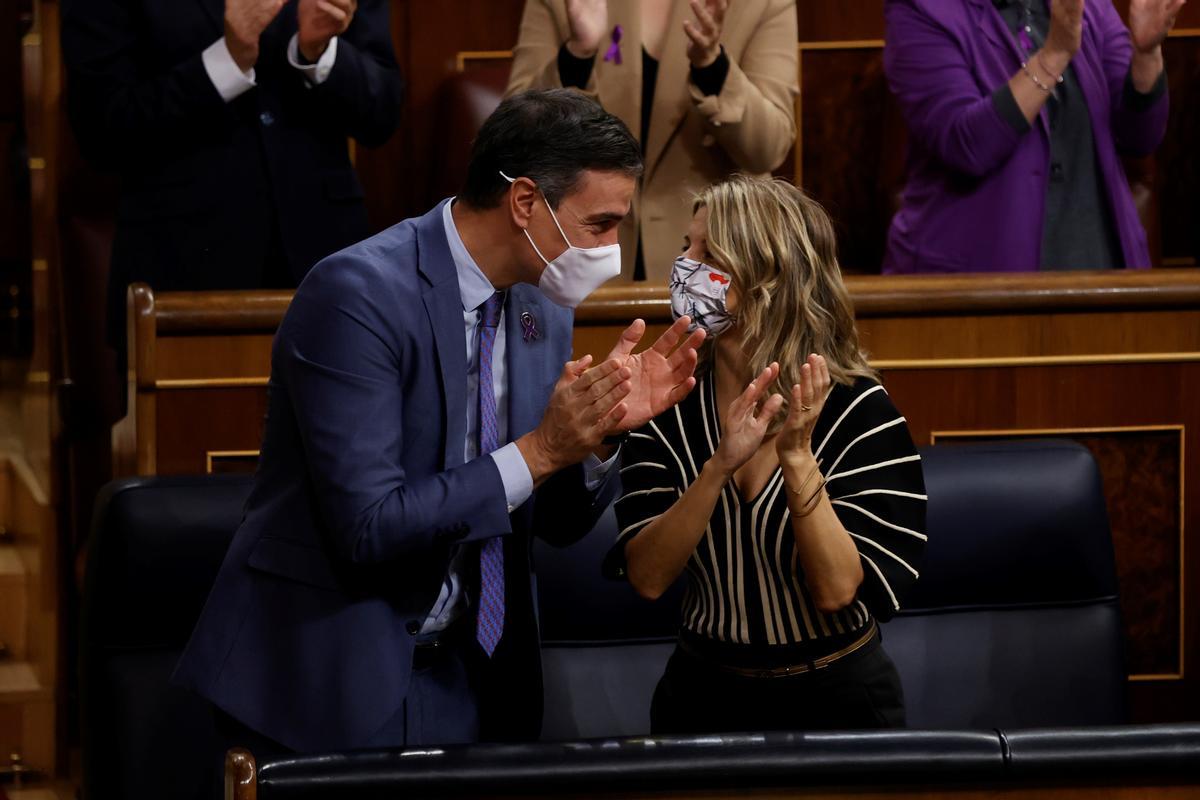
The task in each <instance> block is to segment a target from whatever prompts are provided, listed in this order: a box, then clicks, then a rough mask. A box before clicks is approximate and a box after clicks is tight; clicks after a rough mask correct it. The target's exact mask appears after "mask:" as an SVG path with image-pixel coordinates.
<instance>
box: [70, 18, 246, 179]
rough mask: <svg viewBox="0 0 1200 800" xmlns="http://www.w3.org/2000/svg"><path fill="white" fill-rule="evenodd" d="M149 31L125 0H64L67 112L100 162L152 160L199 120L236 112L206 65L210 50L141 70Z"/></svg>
mask: <svg viewBox="0 0 1200 800" xmlns="http://www.w3.org/2000/svg"><path fill="white" fill-rule="evenodd" d="M145 35H146V34H145V32H144V31H142V30H141V29H140V27H139V20H138V19H136V18H135V15H134V13H133V11H132V9H131V7H130V4H129V3H128V2H127V1H126V0H64V2H63V4H62V48H63V58H64V61H65V63H66V68H67V110H68V114H69V117H70V121H71V125H72V128H73V130H74V132H75V136H76V138H77V139H78V140H79V143H80V147H81V148H82V150H83V152H84V154H85V155H86V156H87V157H88V158H89V159H91V160H92V161H94V162H96V163H97V164H99V165H102V166H109V167H114V166H120V165H121V164H122V162H123V161H125V160H128V159H133V158H146V157H147V155H148V153H147V151H148V150H149V151H153V150H156V149H158V148H160V147H161V146H163V143H164V142H168V141H169V140H170V139H172V138H173V137H175V136H176V135H178V134H179V133H181V132H184V131H187V130H188V129H189V128H190V127H191V126H193V125H195V124H196V123H197V122H198V121H200V120H209V121H211V120H214V119H215V120H218V121H219V119H220V118H221V117H223V116H226V115H228V113H229V112H228V110H227V109H226V106H225V101H224V100H223V99H222V98H221V95H220V94H219V93H218V92H217V89H216V87H215V86H213V83H212V81H211V80H210V79H209V77H208V73H207V72H206V71H205V69H204V62H203V61H202V60H201V53H202V52H203V48H201V49H199V50H197V51H196V52H195V53H190V54H187V55H186V56H185V57H183V58H181V60H179V61H178V62H177V63H176V64H175V65H174V66H172V67H171V68H170V69H167V70H165V71H163V72H161V73H159V74H156V75H154V76H152V77H145V76H144V75H142V74H140V73H139V69H138V60H139V56H140V54H141V53H142V52H143V51H144V49H145V47H146V43H145V42H144V41H141V40H140V37H142V36H145ZM213 41H216V36H214V37H213Z"/></svg>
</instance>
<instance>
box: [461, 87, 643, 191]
mask: <svg viewBox="0 0 1200 800" xmlns="http://www.w3.org/2000/svg"><path fill="white" fill-rule="evenodd" d="M584 170H597V171H601V172H622V173H625V174H626V175H629V176H631V177H635V178H636V177H637V176H638V175H640V174H641V173H642V151H641V147H640V146H639V145H638V143H637V141H636V140H635V139H634V138H633V135H632V134H630V133H629V129H628V128H626V127H625V123H623V122H621V120H619V119H617V118H616V117H614V116H613V115H612V114H609V113H608V112H607V111H605V110H604V109H603V108H601V107H600V104H599V103H597V102H596V101H594V100H592V99H591V98H589V97H587V96H586V95H583V94H580V93H579V92H577V91H575V90H574V89H541V90H532V91H527V92H522V93H520V94H516V95H513V96H512V97H510V98H508V99H507V100H505V101H504V102H502V103H501V104H500V105H499V107H498V108H497V109H496V110H495V111H494V112H492V115H491V116H490V117H488V118H487V121H485V122H484V123H483V127H482V128H480V129H479V135H478V136H476V137H475V143H474V144H473V145H472V146H471V163H470V164H469V165H468V166H467V182H466V185H465V186H463V190H462V193H461V194H460V195H459V199H461V200H462V201H463V202H465V203H466V204H467V205H469V206H471V207H472V208H479V209H483V208H495V207H496V206H497V205H498V204H499V202H500V198H501V197H502V196H503V195H504V193H505V191H507V189H508V185H509V184H508V181H506V180H505V179H504V178H503V177H501V175H500V173H501V172H503V173H504V174H505V175H508V176H509V177H510V178H520V177H525V178H529V179H530V180H532V181H534V182H535V183H536V184H537V185H538V188H539V189H541V191H542V193H543V194H544V195H545V196H546V201H547V202H548V203H549V204H550V206H551V207H552V208H558V204H559V201H561V200H562V199H563V198H564V197H565V196H567V195H568V194H570V193H571V191H572V190H573V189H574V188H575V185H576V184H577V183H578V182H579V178H580V175H581V174H582V173H583V171H584Z"/></svg>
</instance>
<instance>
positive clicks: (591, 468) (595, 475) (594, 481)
mask: <svg viewBox="0 0 1200 800" xmlns="http://www.w3.org/2000/svg"><path fill="white" fill-rule="evenodd" d="M620 455H621V448H620V447H618V448H617V449H616V451H615V452H614V453H613V454H612V455H611V456H609V457H608V460H607V461H605V462H603V463H601V461H600V459H599V458H597V457H596V454H595V453H588V455H587V458H585V459H584V460H583V486H584V488H586V489H587V490H588V491H589V492H594V491H596V490H597V489H599V488H600V486H601V484H603V483H604V479H605V478H607V477H608V473H609V472H611V471H612V468H613V464H616V463H617V459H618V458H619V457H620Z"/></svg>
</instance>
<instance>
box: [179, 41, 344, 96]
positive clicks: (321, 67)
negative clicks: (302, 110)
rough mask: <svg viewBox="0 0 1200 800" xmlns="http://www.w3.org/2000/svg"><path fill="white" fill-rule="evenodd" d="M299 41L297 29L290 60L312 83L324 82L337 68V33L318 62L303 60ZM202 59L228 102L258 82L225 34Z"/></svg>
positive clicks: (252, 71) (288, 54)
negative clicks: (231, 49) (232, 51)
mask: <svg viewBox="0 0 1200 800" xmlns="http://www.w3.org/2000/svg"><path fill="white" fill-rule="evenodd" d="M299 42H300V40H299V35H298V34H295V33H293V34H292V38H291V40H290V41H289V42H288V47H287V58H288V63H289V64H291V65H292V66H293V67H295V68H296V69H298V70H299V71H300V72H302V73H303V74H304V77H305V79H306V80H307V81H308V85H309V86H316V85H318V84H321V83H324V82H325V79H326V78H328V77H329V72H330V70H332V69H333V62H334V61H335V60H336V59H337V43H338V40H337V37H336V36H335V37H333V38H332V39H330V40H329V45H328V46H327V47H326V48H325V52H324V53H322V54H321V57H320V58H318V59H317V61H316V63H314V64H301V63H300V44H299ZM200 60H201V61H203V62H204V71H205V72H207V73H208V79H209V80H210V81H212V83H213V86H215V87H216V88H217V92H218V93H219V94H220V95H221V99H223V100H224V101H225V102H226V103H228V102H229V101H230V100H233V99H234V98H235V97H238V96H240V95H243V94H245V93H246V92H248V91H250V90H251V89H253V88H254V87H255V85H256V84H255V83H254V67H251V68H250V69H248V70H245V71H243V70H242V68H241V67H239V66H238V65H237V62H236V61H234V60H233V55H232V54H230V52H229V45H227V44H226V43H225V37H224V36H222V37H221V38H220V39H217V40H216V41H215V42H213V43H212V44H210V45H209V46H208V47H206V48H205V49H204V52H203V53H202V54H201V56H200Z"/></svg>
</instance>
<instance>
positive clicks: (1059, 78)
mask: <svg viewBox="0 0 1200 800" xmlns="http://www.w3.org/2000/svg"><path fill="white" fill-rule="evenodd" d="M1034 58H1036V59H1037V62H1038V66H1039V67H1041V68H1042V72H1044V73H1046V74H1047V75H1049V76H1050V77H1051V78H1053V79H1054V82H1055V83H1062V82H1063V73H1061V72H1060V73H1059V74H1058V75H1055V74H1054V71H1053V70H1051V69H1047V68H1046V62H1045V61H1042V51H1041V50H1039V51H1038V52H1037V55H1036V56H1034Z"/></svg>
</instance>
